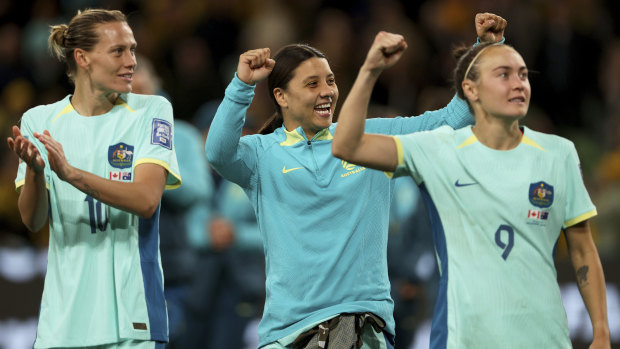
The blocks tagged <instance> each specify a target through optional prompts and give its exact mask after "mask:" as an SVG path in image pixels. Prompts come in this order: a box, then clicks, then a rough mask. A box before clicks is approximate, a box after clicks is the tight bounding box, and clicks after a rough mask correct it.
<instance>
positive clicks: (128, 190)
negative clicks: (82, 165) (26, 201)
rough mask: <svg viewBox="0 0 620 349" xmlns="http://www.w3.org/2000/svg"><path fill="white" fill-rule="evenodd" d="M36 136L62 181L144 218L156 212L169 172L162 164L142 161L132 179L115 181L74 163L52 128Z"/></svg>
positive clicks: (52, 167)
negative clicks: (51, 131) (129, 181)
mask: <svg viewBox="0 0 620 349" xmlns="http://www.w3.org/2000/svg"><path fill="white" fill-rule="evenodd" d="M34 136H35V137H36V138H37V139H38V140H39V141H41V143H43V145H44V146H45V149H46V150H47V152H48V160H49V165H50V167H51V169H52V170H53V171H54V172H56V174H57V175H58V177H59V178H60V179H62V180H63V181H66V182H68V183H70V184H71V185H73V186H74V187H76V188H77V189H78V190H80V191H82V192H83V193H85V194H87V195H90V196H92V197H93V198H95V199H97V200H99V201H101V202H103V203H105V204H108V205H110V206H113V207H116V208H118V209H121V210H123V211H127V212H130V213H133V214H136V215H138V216H140V217H142V218H150V217H151V216H152V215H153V214H154V213H155V210H156V209H157V207H158V206H159V202H160V200H161V195H162V193H163V191H164V186H165V184H166V176H167V175H168V174H167V171H166V169H164V168H163V167H161V166H159V165H156V164H149V163H147V164H140V165H138V166H136V169H135V173H134V174H135V177H134V181H133V182H131V183H125V182H117V181H112V180H109V179H105V178H102V177H99V176H97V175H94V174H92V173H90V172H87V171H83V170H80V169H78V168H75V167H73V166H71V165H70V164H69V162H68V161H67V159H66V158H65V154H64V151H63V149H62V145H61V144H60V143H58V142H57V141H55V140H54V139H53V138H52V136H51V135H50V133H49V131H47V130H46V131H44V132H43V134H41V133H35V134H34Z"/></svg>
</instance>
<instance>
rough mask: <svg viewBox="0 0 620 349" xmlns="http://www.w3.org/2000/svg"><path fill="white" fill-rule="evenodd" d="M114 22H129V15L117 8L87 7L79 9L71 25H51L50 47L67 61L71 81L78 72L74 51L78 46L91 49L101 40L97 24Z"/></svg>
mask: <svg viewBox="0 0 620 349" xmlns="http://www.w3.org/2000/svg"><path fill="white" fill-rule="evenodd" d="M114 22H127V17H126V16H125V15H124V14H123V13H122V12H121V11H116V10H102V9H86V10H84V11H78V13H77V15H75V16H74V17H73V18H72V19H71V21H70V22H69V25H66V24H58V25H52V26H50V36H49V38H48V44H49V49H50V51H51V52H52V54H53V55H54V56H55V57H56V58H58V60H59V61H61V62H62V61H65V62H67V76H69V79H71V81H74V80H75V74H76V72H77V64H76V63H75V58H74V57H73V51H74V50H75V49H76V48H81V49H83V50H85V51H91V50H92V49H93V47H95V45H97V43H98V42H99V35H98V34H97V31H96V26H97V25H98V24H102V23H114Z"/></svg>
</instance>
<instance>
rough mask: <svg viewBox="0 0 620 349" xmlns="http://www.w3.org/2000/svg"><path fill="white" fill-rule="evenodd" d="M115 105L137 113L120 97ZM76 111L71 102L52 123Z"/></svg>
mask: <svg viewBox="0 0 620 349" xmlns="http://www.w3.org/2000/svg"><path fill="white" fill-rule="evenodd" d="M114 105H120V106H123V107H125V108H126V109H127V110H129V111H130V112H132V113H135V112H136V111H135V110H133V109H131V107H130V106H129V105H128V104H127V102H125V101H124V100H123V99H122V98H121V97H118V98H117V99H116V102H114ZM74 110H75V108H73V104H71V102H69V104H67V106H66V107H64V108H63V109H62V110H61V111H60V112H59V113H58V114H57V115H56V116H54V118H53V119H52V122H54V121H56V119H58V118H59V117H61V116H62V115H65V114H67V113H70V112H72V111H74Z"/></svg>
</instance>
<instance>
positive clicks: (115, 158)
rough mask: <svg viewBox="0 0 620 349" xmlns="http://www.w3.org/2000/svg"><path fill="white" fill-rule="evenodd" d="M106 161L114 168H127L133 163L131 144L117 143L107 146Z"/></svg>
mask: <svg viewBox="0 0 620 349" xmlns="http://www.w3.org/2000/svg"><path fill="white" fill-rule="evenodd" d="M108 161H109V162H110V165H112V167H115V168H129V167H131V165H132V163H133V146H132V145H129V144H125V143H117V144H114V145H111V146H110V147H108Z"/></svg>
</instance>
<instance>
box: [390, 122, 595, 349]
mask: <svg viewBox="0 0 620 349" xmlns="http://www.w3.org/2000/svg"><path fill="white" fill-rule="evenodd" d="M523 132H524V134H523V138H522V141H521V144H519V145H518V146H517V147H516V148H514V149H511V150H507V151H499V150H494V149H491V148H488V147H486V146H484V145H483V144H481V143H480V142H479V141H478V140H477V138H476V137H475V135H474V134H473V133H472V130H471V127H466V128H462V129H459V130H456V131H455V130H452V129H451V128H449V127H441V128H439V129H437V130H435V131H431V132H425V133H417V134H411V135H405V136H395V137H394V139H395V140H396V144H397V149H398V153H399V165H398V167H397V169H396V171H395V175H396V176H399V175H405V174H409V175H411V176H412V177H413V179H414V180H415V181H416V183H418V185H419V186H420V188H421V191H422V195H423V196H424V197H425V201H426V204H427V207H428V209H429V215H430V216H431V222H432V225H433V238H434V243H435V250H436V253H437V258H438V262H439V269H440V273H441V281H440V290H439V294H438V299H437V304H436V306H435V313H434V316H433V325H432V331H431V348H476V349H478V348H480V349H482V348H570V347H571V342H570V338H569V333H568V324H567V319H566V313H565V311H564V308H563V306H562V300H561V297H560V289H559V286H558V284H557V280H556V270H555V266H554V261H553V256H554V250H555V246H556V243H557V240H558V237H559V234H560V231H561V230H562V229H563V228H566V227H570V226H572V225H574V224H576V223H579V222H581V221H584V220H586V219H588V218H590V217H592V216H594V215H596V209H595V207H594V205H593V204H592V202H591V200H590V198H589V196H588V193H587V191H586V188H585V185H584V183H583V179H582V177H581V173H580V168H579V166H580V165H579V159H578V156H577V152H576V150H575V148H574V145H573V144H572V143H571V142H570V141H568V140H566V139H564V138H561V137H558V136H553V135H547V134H543V133H539V132H535V131H532V130H530V129H528V128H526V127H524V128H523Z"/></svg>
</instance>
